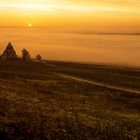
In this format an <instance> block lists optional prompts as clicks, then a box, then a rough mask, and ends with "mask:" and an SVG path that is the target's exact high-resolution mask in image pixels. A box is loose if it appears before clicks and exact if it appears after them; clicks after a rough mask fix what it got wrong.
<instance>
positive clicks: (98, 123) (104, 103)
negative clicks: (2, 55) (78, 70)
mask: <svg viewBox="0 0 140 140" xmlns="http://www.w3.org/2000/svg"><path fill="white" fill-rule="evenodd" d="M15 65H16V67H17V68H16V67H14V68H11V67H9V66H2V68H1V72H0V75H1V78H0V139H2V140H6V139H8V140H31V139H32V140H46V139H49V140H55V139H60V140H63V139H64V140H75V139H77V140H86V139H87V140H139V139H140V95H139V94H132V93H128V92H122V91H116V90H113V89H108V88H103V87H100V86H94V85H91V84H87V83H83V82H79V81H74V80H70V79H69V80H68V79H65V78H62V77H59V76H56V75H55V71H54V72H53V71H51V72H50V70H49V69H48V67H47V68H44V67H45V66H41V67H42V69H40V70H35V71H34V72H32V69H33V68H31V67H34V69H35V68H36V67H38V65H41V64H37V63H35V64H34V63H33V64H32V66H30V65H29V64H23V66H22V68H21V69H20V66H19V64H15ZM36 65H37V66H36ZM24 66H25V67H24ZM6 68H8V69H7V70H6ZM25 68H26V70H24V69H25Z"/></svg>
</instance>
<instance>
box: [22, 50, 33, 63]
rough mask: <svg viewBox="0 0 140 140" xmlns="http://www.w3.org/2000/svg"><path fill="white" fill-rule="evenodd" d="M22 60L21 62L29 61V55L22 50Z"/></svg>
mask: <svg viewBox="0 0 140 140" xmlns="http://www.w3.org/2000/svg"><path fill="white" fill-rule="evenodd" d="M22 59H23V61H28V60H30V59H31V55H30V53H29V52H28V51H27V50H26V49H23V50H22Z"/></svg>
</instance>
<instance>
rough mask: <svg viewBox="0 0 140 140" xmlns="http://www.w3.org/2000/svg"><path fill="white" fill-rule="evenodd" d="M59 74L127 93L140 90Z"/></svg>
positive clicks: (139, 91)
mask: <svg viewBox="0 0 140 140" xmlns="http://www.w3.org/2000/svg"><path fill="white" fill-rule="evenodd" d="M59 76H62V77H64V78H68V79H73V80H76V81H80V82H85V83H89V84H93V85H97V86H101V87H106V88H110V89H116V90H120V91H125V92H129V93H136V94H140V90H135V89H129V88H126V87H121V86H116V85H109V84H106V83H102V82H97V81H93V80H87V79H83V78H79V77H76V76H72V75H65V74H59Z"/></svg>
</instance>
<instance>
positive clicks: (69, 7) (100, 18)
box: [0, 0, 140, 27]
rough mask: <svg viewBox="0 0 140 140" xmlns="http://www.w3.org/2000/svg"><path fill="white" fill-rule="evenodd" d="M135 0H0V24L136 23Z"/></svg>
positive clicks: (138, 21) (139, 14) (139, 16)
mask: <svg viewBox="0 0 140 140" xmlns="http://www.w3.org/2000/svg"><path fill="white" fill-rule="evenodd" d="M139 7H140V1H139V0H98V2H97V0H86V1H85V0H6V1H5V0H0V19H1V22H0V26H24V27H26V26H28V24H30V23H31V24H32V25H33V26H48V25H52V26H59V25H60V26H87V27H90V26H91V27H92V26H139V25H140V8H139Z"/></svg>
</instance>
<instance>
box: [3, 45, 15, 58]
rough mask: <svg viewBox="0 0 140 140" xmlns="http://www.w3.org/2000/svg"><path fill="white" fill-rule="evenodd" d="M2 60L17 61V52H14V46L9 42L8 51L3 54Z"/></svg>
mask: <svg viewBox="0 0 140 140" xmlns="http://www.w3.org/2000/svg"><path fill="white" fill-rule="evenodd" d="M1 58H2V59H3V60H8V59H17V55H16V51H15V50H14V47H13V46H12V44H11V43H10V42H9V43H8V45H7V47H6V49H5V50H4V52H3V54H2V55H1Z"/></svg>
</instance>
